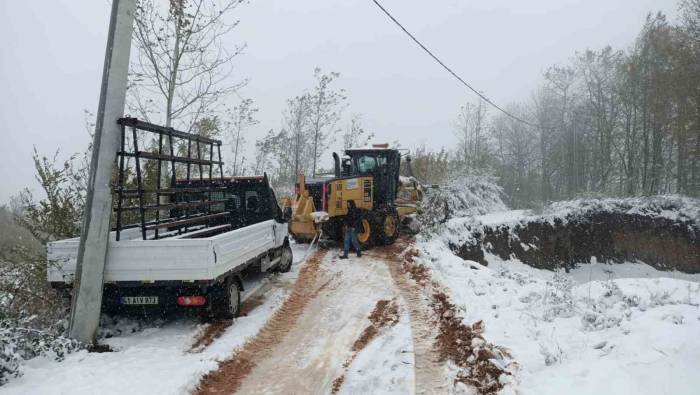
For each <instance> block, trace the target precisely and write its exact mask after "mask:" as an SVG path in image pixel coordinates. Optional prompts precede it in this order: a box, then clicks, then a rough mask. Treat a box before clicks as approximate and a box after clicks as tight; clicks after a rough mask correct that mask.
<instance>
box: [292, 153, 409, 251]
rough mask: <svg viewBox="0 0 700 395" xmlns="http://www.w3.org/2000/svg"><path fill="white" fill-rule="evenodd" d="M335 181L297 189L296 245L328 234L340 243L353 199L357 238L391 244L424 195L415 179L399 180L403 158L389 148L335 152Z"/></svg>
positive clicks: (364, 242) (311, 182) (310, 183)
mask: <svg viewBox="0 0 700 395" xmlns="http://www.w3.org/2000/svg"><path fill="white" fill-rule="evenodd" d="M333 160H334V175H333V177H326V178H318V179H310V180H307V179H306V178H305V177H304V176H303V175H301V176H300V177H299V182H298V183H297V185H296V197H295V199H294V202H292V203H291V210H292V214H291V221H290V225H289V227H290V233H291V234H292V236H293V237H294V238H295V239H296V240H297V241H301V242H303V241H309V240H311V239H313V238H314V237H316V236H317V235H319V234H320V233H321V232H323V234H324V235H326V236H328V237H330V238H333V239H341V238H342V234H343V233H342V232H343V223H344V220H345V215H347V212H348V203H347V202H348V200H353V201H355V204H356V206H357V207H358V208H359V209H360V210H361V211H362V221H361V223H362V229H359V230H358V234H357V237H358V240H359V241H360V243H361V244H362V245H363V247H367V246H369V245H372V244H392V243H393V242H394V241H395V240H396V238H397V237H398V236H399V232H400V228H401V223H402V222H403V221H404V220H405V219H406V217H407V216H409V215H410V214H413V213H415V212H416V203H417V200H420V198H421V197H422V192H421V191H420V185H419V184H418V183H417V182H415V180H414V179H409V178H406V177H400V176H399V169H400V165H401V154H400V152H399V151H398V150H396V149H389V148H388V145H386V144H385V145H374V146H372V148H362V149H349V150H346V151H345V156H344V157H343V158H340V157H339V156H338V154H336V153H333Z"/></svg>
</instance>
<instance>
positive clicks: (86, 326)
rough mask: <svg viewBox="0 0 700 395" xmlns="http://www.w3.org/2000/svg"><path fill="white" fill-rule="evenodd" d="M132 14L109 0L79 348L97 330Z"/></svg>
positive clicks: (132, 1) (80, 285)
mask: <svg viewBox="0 0 700 395" xmlns="http://www.w3.org/2000/svg"><path fill="white" fill-rule="evenodd" d="M135 11H136V0H112V16H111V18H110V21H109V32H108V35H107V50H106V53H105V61H104V69H103V71H102V86H101V88H100V102H99V105H98V110H97V120H96V126H95V137H94V141H93V148H92V159H91V161H90V178H89V179H88V188H87V200H86V202H85V213H84V214H83V226H82V230H81V233H80V247H79V248H78V262H77V268H76V277H75V281H74V291H73V292H74V293H73V305H72V309H71V317H70V327H69V334H70V337H72V338H73V339H76V340H79V341H81V342H83V343H92V342H94V340H95V334H96V332H97V328H98V327H99V325H100V309H101V307H102V287H103V283H104V268H105V261H106V259H107V244H108V242H109V232H110V218H111V215H112V191H111V187H110V184H111V178H112V167H113V164H114V161H115V160H116V156H117V150H118V149H119V142H120V136H121V127H120V126H119V125H118V124H117V120H118V119H119V118H121V117H122V116H123V115H124V102H125V101H126V86H127V77H128V72H129V52H130V51H131V35H132V32H133V29H134V12H135Z"/></svg>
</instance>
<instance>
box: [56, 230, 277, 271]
mask: <svg viewBox="0 0 700 395" xmlns="http://www.w3.org/2000/svg"><path fill="white" fill-rule="evenodd" d="M280 228H282V227H281V226H279V225H278V224H275V221H274V220H268V221H263V222H259V223H257V224H253V225H249V226H246V227H244V228H240V229H235V230H232V231H228V232H225V233H221V234H218V235H215V236H211V237H204V238H182V237H174V238H166V239H159V240H142V239H140V238H136V237H140V235H139V234H138V232H134V236H135V238H134V239H128V234H127V235H125V233H122V239H121V240H120V241H116V240H115V235H114V232H112V234H111V239H110V242H109V247H108V249H107V263H106V266H105V282H132V281H134V282H158V281H201V280H214V279H216V278H217V277H219V276H221V275H223V274H225V273H228V272H230V271H236V270H239V269H243V267H244V266H245V265H246V264H247V263H248V262H249V261H250V260H252V259H254V258H256V257H258V256H260V255H262V254H265V253H266V252H267V251H269V250H270V249H272V248H275V247H277V245H276V244H279V243H276V241H275V230H278V231H282V229H280ZM285 231H286V229H285ZM285 233H286V232H285ZM125 236H127V237H125ZM285 236H286V235H285ZM278 239H279V238H278ZM278 241H279V240H278ZM79 243H80V239H79V238H73V239H67V240H60V241H55V242H50V243H49V244H48V247H47V248H48V259H49V265H50V267H49V270H48V280H49V282H51V283H65V284H71V283H72V282H73V278H74V275H75V266H76V259H77V256H78V245H79ZM85 264H89V262H86V263H85Z"/></svg>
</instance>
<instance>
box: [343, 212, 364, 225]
mask: <svg viewBox="0 0 700 395" xmlns="http://www.w3.org/2000/svg"><path fill="white" fill-rule="evenodd" d="M345 226H347V227H348V228H355V229H359V228H360V227H361V226H362V211H360V209H359V208H357V207H350V208H348V215H346V216H345Z"/></svg>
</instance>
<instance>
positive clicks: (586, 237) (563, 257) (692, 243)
mask: <svg viewBox="0 0 700 395" xmlns="http://www.w3.org/2000/svg"><path fill="white" fill-rule="evenodd" d="M472 236H473V238H474V241H473V242H469V243H466V244H464V245H451V246H450V248H451V249H452V250H453V251H454V252H455V253H456V254H457V255H458V256H460V257H461V258H463V259H469V260H473V261H477V262H480V263H482V264H486V262H485V259H484V252H485V251H486V252H490V253H493V254H495V255H498V256H499V257H501V258H502V259H507V258H509V257H510V256H512V255H515V257H517V258H518V259H520V260H521V261H522V262H523V263H525V264H527V265H530V266H533V267H536V268H539V269H550V270H552V269H555V268H564V269H569V268H573V266H574V265H575V264H577V263H581V262H589V261H590V259H591V257H595V258H596V259H597V260H598V261H599V262H615V263H619V262H623V261H635V260H640V261H642V262H645V263H647V264H649V265H651V266H653V267H654V268H656V269H658V270H678V271H682V272H686V273H700V224H698V223H694V222H690V221H675V220H671V219H668V218H662V217H653V216H646V215H639V214H630V213H619V212H597V213H587V214H585V215H580V216H571V217H567V218H566V219H565V220H561V219H555V220H554V221H551V222H548V221H540V220H535V221H531V222H526V223H521V224H518V225H515V226H510V225H498V226H483V227H480V228H475V229H473V230H472Z"/></svg>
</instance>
